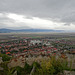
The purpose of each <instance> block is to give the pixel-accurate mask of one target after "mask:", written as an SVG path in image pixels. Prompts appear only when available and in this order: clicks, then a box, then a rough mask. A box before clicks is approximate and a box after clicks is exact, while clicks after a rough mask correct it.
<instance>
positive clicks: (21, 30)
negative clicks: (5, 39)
mask: <svg viewBox="0 0 75 75" xmlns="http://www.w3.org/2000/svg"><path fill="white" fill-rule="evenodd" d="M11 32H64V31H63V30H52V29H20V30H12V29H0V33H11Z"/></svg>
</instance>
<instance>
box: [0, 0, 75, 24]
mask: <svg viewBox="0 0 75 75" xmlns="http://www.w3.org/2000/svg"><path fill="white" fill-rule="evenodd" d="M0 12H1V13H3V12H8V13H18V14H23V15H27V16H35V17H41V18H46V19H47V18H52V19H56V20H57V19H60V21H61V22H65V23H66V24H70V23H74V24H75V22H74V21H75V13H74V12H75V1H74V0H0ZM27 18H31V17H27Z"/></svg>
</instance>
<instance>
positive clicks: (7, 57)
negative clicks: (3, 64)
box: [0, 54, 11, 61]
mask: <svg viewBox="0 0 75 75" xmlns="http://www.w3.org/2000/svg"><path fill="white" fill-rule="evenodd" d="M0 57H2V60H3V61H9V60H10V59H11V57H10V56H8V55H6V54H0Z"/></svg>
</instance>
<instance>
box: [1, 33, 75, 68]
mask: <svg viewBox="0 0 75 75" xmlns="http://www.w3.org/2000/svg"><path fill="white" fill-rule="evenodd" d="M21 35H22V36H21ZM21 35H19V34H18V35H16V37H15V35H10V36H9V37H11V40H9V39H3V40H2V38H1V41H0V54H5V55H8V56H9V57H11V58H12V59H11V60H10V61H9V63H8V67H9V68H12V67H16V66H20V67H24V65H25V62H27V63H28V64H29V65H32V64H33V62H34V61H35V62H38V63H40V62H41V61H42V59H44V60H45V59H46V60H48V59H49V58H50V57H52V56H55V57H56V58H59V57H60V58H64V59H66V60H67V59H68V62H70V61H71V59H72V63H73V64H72V69H75V66H74V65H75V40H74V39H75V37H74V36H68V35H67V36H65V34H64V35H60V34H59V35H60V36H59V35H55V34H54V35H52V34H43V35H41V34H36V35H35V34H31V35H30V34H28V35H27V36H26V34H25V35H23V34H21ZM29 35H30V36H29ZM33 35H35V36H33ZM46 35H47V36H46ZM9 37H8V38H9ZM0 60H1V61H2V58H1V57H0ZM5 61H6V60H5ZM12 64H13V65H12ZM69 66H70V63H69Z"/></svg>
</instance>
